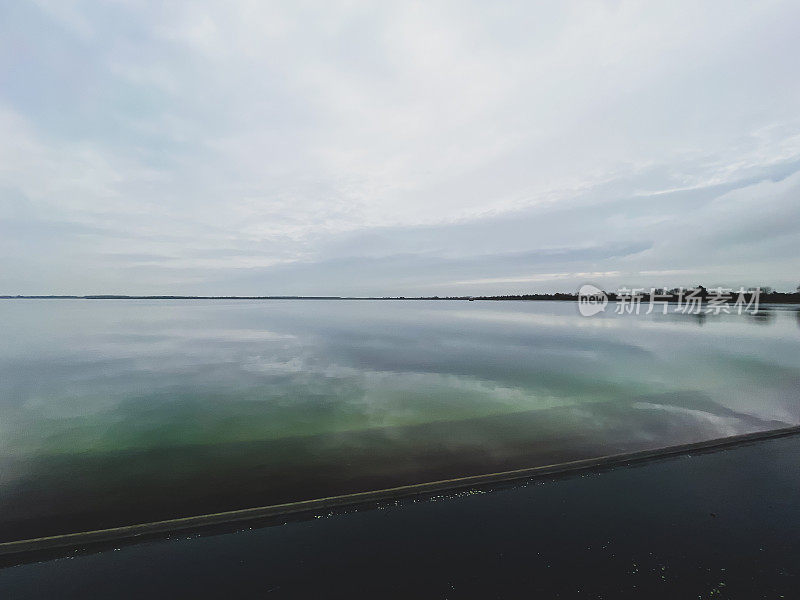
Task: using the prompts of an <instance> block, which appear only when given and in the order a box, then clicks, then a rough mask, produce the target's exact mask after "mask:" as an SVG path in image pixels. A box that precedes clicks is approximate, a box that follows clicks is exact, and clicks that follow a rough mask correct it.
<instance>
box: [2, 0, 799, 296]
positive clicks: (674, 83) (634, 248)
mask: <svg viewBox="0 0 800 600" xmlns="http://www.w3.org/2000/svg"><path fill="white" fill-rule="evenodd" d="M798 23H800V3H797V2H771V1H762V2H748V3H738V2H730V1H724V2H697V1H696V0H694V1H691V2H661V3H656V2H641V3H627V2H607V3H601V2H585V3H584V2H576V3H561V2H551V3H545V2H536V3H534V2H520V3H515V2H484V1H478V2H474V3H468V2H452V3H450V2H432V1H426V2H420V3H414V2H398V3H389V2H364V3H359V2H343V3H337V2H327V1H326V2H315V3H310V2H309V3H303V2H282V3H274V4H273V3H268V2H260V1H253V2H222V1H221V2H202V1H195V2H186V3H161V2H153V3H143V2H142V3H140V2H122V1H120V2H103V3H101V2H69V1H66V0H52V1H38V2H22V1H20V2H3V3H2V4H0V251H2V257H3V260H2V263H0V293H6V294H18V293H19V294H38V293H64V294H86V293H136V294H158V293H174V294H265V295H268V294H357V295H373V294H377V295H384V294H398V295H401V294H404V295H416V294H424V295H428V294H431V295H432V294H439V295H444V294H484V293H519V292H528V291H546V290H574V289H577V287H578V286H579V285H580V284H582V283H585V282H592V283H595V284H597V285H600V286H601V287H605V288H608V289H613V288H615V287H617V286H620V285H627V286H650V285H658V286H661V285H688V284H695V283H704V284H705V285H707V286H711V285H724V286H738V285H756V284H762V285H771V286H774V287H776V288H778V289H792V290H793V289H794V288H795V287H796V286H797V285H798V283H800V36H799V35H798Z"/></svg>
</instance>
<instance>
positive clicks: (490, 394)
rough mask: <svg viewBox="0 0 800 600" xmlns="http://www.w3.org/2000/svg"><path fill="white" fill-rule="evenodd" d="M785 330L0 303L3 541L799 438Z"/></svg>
mask: <svg viewBox="0 0 800 600" xmlns="http://www.w3.org/2000/svg"><path fill="white" fill-rule="evenodd" d="M797 315H798V313H797V312H795V311H792V310H788V309H780V308H776V309H769V308H767V309H765V310H764V311H763V313H762V314H761V315H759V316H751V315H724V314H723V315H718V316H707V317H698V316H691V315H687V316H684V315H666V316H665V315H661V314H653V315H638V316H636V315H623V316H618V315H615V314H613V313H611V314H605V315H598V316H595V317H591V318H586V317H581V316H580V315H579V314H578V312H577V307H576V305H575V304H573V303H558V302H461V301H438V302H437V301H431V302H428V301H323V300H306V301H296V300H271V301H205V300H194V301H180V300H176V301H171V300H159V301H145V300H128V301H125V300H6V301H2V302H0V322H2V324H3V336H2V338H1V339H0V541H8V540H11V539H19V538H27V537H35V536H42V535H51V534H55V533H63V532H69V531H78V530H85V529H96V528H102V527H110V526H115V525H122V524H128V523H135V522H142V521H151V520H160V519H166V518H171V517H178V516H188V515H192V514H202V513H208V512H216V511H222V510H231V509H236V508H247V507H253V506H261V505H267V504H275V503H281V502H288V501H293V500H303V499H310V498H318V497H322V496H327V495H332V494H340V493H347V492H354V491H363V490H369V489H376V488H383V487H390V486H394V485H402V484H407V483H419V482H423V481H431V480H436V479H442V478H449V477H457V476H462V475H471V474H480V473H487V472H493V471H498V470H507V469H513V468H522V467H530V466H537V465H544V464H552V463H556V462H562V461H565V460H572V459H578V458H589V457H593V456H601V455H605V454H613V453H619V452H625V451H632V450H639V449H646V448H656V447H660V446H666V445H673V444H679V443H685V442H692V441H699V440H703V439H710V438H717V437H722V436H727V435H734V434H738V433H746V432H751V431H758V430H767V429H773V428H778V427H785V426H787V425H797V424H799V423H800V321H799V320H798V316H797Z"/></svg>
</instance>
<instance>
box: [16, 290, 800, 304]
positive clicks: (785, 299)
mask: <svg viewBox="0 0 800 600" xmlns="http://www.w3.org/2000/svg"><path fill="white" fill-rule="evenodd" d="M0 300H461V301H470V302H471V301H478V300H483V301H498V300H517V301H536V300H539V301H559V302H577V301H578V296H577V294H562V293H556V294H524V295H513V296H172V295H163V296H129V295H121V294H119V295H118V294H93V295H86V296H62V295H37V296H23V295H17V296H10V295H0ZM608 300H609V302H616V301H617V300H618V298H617V296H616V294H613V293H611V294H608ZM628 301H629V300H628ZM649 302H650V297H649V295H644V296H642V298H641V303H642V304H645V303H649ZM656 302H657V303H662V302H667V303H669V304H674V303H677V302H679V300H678V299H677V298H676V297H670V298H664V299H659V300H656ZM759 303H760V304H800V293H794V294H789V293H785V292H772V293H770V294H761V296H760V298H759Z"/></svg>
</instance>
